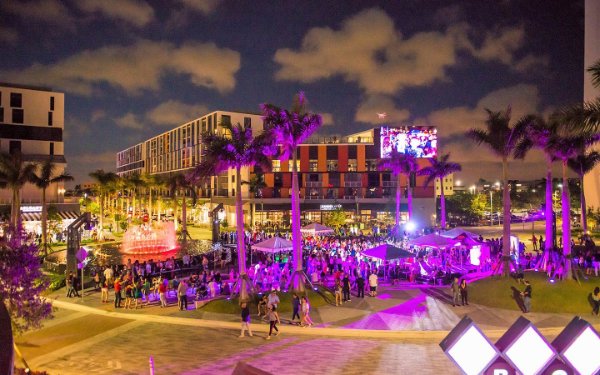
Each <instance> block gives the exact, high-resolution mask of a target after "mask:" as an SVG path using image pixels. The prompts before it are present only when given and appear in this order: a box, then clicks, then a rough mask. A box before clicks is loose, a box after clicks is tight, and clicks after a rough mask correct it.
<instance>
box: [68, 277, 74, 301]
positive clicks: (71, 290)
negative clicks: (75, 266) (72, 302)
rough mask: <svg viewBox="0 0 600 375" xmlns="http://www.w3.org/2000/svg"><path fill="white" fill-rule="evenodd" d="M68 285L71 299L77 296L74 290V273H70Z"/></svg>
mask: <svg viewBox="0 0 600 375" xmlns="http://www.w3.org/2000/svg"><path fill="white" fill-rule="evenodd" d="M66 283H67V298H71V297H73V296H74V295H75V289H73V272H69V275H68V276H67V279H66Z"/></svg>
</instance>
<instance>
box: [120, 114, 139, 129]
mask: <svg viewBox="0 0 600 375" xmlns="http://www.w3.org/2000/svg"><path fill="white" fill-rule="evenodd" d="M115 123H116V124H117V125H119V126H120V127H122V128H127V129H135V130H139V129H142V128H143V127H144V125H143V123H144V122H143V120H142V119H141V118H139V117H138V116H136V115H135V114H133V113H131V112H127V113H126V114H124V115H123V116H121V117H118V118H116V119H115Z"/></svg>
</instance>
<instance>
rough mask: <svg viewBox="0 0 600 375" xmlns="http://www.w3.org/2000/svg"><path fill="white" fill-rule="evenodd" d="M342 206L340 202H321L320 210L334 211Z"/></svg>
mask: <svg viewBox="0 0 600 375" xmlns="http://www.w3.org/2000/svg"><path fill="white" fill-rule="evenodd" d="M341 208H342V205H341V204H322V205H321V208H320V209H321V211H335V210H340V209H341Z"/></svg>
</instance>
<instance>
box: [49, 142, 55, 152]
mask: <svg viewBox="0 0 600 375" xmlns="http://www.w3.org/2000/svg"><path fill="white" fill-rule="evenodd" d="M50 155H54V143H52V142H50Z"/></svg>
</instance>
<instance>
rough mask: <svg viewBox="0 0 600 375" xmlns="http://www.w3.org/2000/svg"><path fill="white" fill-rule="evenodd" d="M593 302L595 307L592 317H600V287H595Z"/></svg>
mask: <svg viewBox="0 0 600 375" xmlns="http://www.w3.org/2000/svg"><path fill="white" fill-rule="evenodd" d="M592 302H593V303H594V306H593V308H592V315H596V316H598V310H600V287H595V288H594V292H593V293H592Z"/></svg>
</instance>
